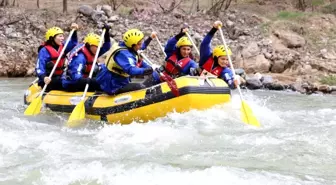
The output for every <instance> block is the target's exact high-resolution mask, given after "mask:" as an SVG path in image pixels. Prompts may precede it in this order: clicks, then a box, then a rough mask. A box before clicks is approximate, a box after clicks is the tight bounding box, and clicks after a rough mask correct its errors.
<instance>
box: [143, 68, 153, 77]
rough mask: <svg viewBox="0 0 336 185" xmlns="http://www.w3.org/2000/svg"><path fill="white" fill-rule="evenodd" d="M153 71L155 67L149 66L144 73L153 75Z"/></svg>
mask: <svg viewBox="0 0 336 185" xmlns="http://www.w3.org/2000/svg"><path fill="white" fill-rule="evenodd" d="M152 73H153V68H152V67H148V68H146V69H145V70H144V73H143V74H144V75H151V74H152Z"/></svg>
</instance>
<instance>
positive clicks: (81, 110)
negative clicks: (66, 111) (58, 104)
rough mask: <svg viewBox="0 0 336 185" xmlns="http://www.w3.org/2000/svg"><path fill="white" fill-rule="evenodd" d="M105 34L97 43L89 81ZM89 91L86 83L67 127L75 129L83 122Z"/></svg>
mask: <svg viewBox="0 0 336 185" xmlns="http://www.w3.org/2000/svg"><path fill="white" fill-rule="evenodd" d="M105 32H106V29H104V30H103V33H102V34H101V35H100V41H99V45H98V48H97V51H96V55H95V58H94V60H93V64H92V68H91V70H90V74H89V77H88V78H89V79H91V78H92V75H93V71H94V66H96V63H97V59H98V55H99V51H100V48H101V46H102V44H103V40H104V39H103V38H104V35H105ZM88 89H89V84H88V83H87V84H86V86H85V89H84V93H83V96H82V97H81V101H80V102H79V103H78V104H77V105H76V107H75V108H74V109H73V110H72V113H71V115H70V117H69V120H68V122H67V124H66V125H67V126H68V127H77V126H79V125H80V124H81V122H80V121H81V120H83V119H84V118H85V106H84V103H85V102H84V99H85V96H86V93H87V91H88Z"/></svg>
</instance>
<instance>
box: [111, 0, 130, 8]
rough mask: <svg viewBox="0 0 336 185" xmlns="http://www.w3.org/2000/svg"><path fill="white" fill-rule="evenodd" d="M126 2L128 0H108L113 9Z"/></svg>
mask: <svg viewBox="0 0 336 185" xmlns="http://www.w3.org/2000/svg"><path fill="white" fill-rule="evenodd" d="M126 2H127V1H126V0H107V4H109V5H110V6H111V7H112V9H113V10H117V9H118V8H119V7H120V6H121V5H123V4H124V3H126Z"/></svg>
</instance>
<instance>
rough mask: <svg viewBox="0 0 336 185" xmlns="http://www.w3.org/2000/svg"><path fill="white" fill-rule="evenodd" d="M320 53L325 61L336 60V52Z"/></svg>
mask: <svg viewBox="0 0 336 185" xmlns="http://www.w3.org/2000/svg"><path fill="white" fill-rule="evenodd" d="M320 53H321V54H320V56H321V57H322V58H324V59H332V60H335V59H336V54H335V52H334V51H331V52H328V50H327V49H322V50H321V51H320Z"/></svg>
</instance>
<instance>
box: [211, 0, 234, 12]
mask: <svg viewBox="0 0 336 185" xmlns="http://www.w3.org/2000/svg"><path fill="white" fill-rule="evenodd" d="M231 1H232V0H212V6H211V8H210V9H209V11H208V12H209V13H212V14H213V15H219V13H220V12H221V10H222V9H223V8H224V10H227V9H228V8H229V7H230V5H231Z"/></svg>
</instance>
